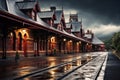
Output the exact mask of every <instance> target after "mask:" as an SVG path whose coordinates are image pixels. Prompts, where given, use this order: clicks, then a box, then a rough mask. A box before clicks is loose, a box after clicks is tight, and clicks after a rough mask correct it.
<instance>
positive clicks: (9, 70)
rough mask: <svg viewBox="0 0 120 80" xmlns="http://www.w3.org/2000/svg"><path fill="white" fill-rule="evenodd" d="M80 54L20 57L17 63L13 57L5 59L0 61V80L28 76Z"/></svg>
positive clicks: (11, 79)
mask: <svg viewBox="0 0 120 80" xmlns="http://www.w3.org/2000/svg"><path fill="white" fill-rule="evenodd" d="M78 55H79V56H80V55H81V54H75V55H70V54H65V55H57V56H47V57H46V56H37V57H33V56H32V57H21V58H20V59H19V60H18V61H17V62H16V61H15V58H14V57H11V58H7V59H6V60H3V59H0V80H13V79H14V78H16V77H20V76H23V75H26V74H29V73H31V72H33V71H37V70H39V69H44V68H47V67H52V66H54V65H52V63H54V62H56V65H57V64H60V63H61V62H62V60H64V59H69V58H73V57H76V56H78Z"/></svg>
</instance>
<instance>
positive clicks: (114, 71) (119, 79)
mask: <svg viewBox="0 0 120 80" xmlns="http://www.w3.org/2000/svg"><path fill="white" fill-rule="evenodd" d="M104 80H120V59H118V57H116V56H115V55H114V54H112V53H111V52H109V54H108V60H107V64H106V70H105V76H104Z"/></svg>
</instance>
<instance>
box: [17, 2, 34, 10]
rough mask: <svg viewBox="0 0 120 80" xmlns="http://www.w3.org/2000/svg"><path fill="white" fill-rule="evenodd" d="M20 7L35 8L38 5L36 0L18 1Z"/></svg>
mask: <svg viewBox="0 0 120 80" xmlns="http://www.w3.org/2000/svg"><path fill="white" fill-rule="evenodd" d="M16 4H17V6H18V8H19V9H33V8H34V7H35V5H36V1H29V2H28V1H22V2H16Z"/></svg>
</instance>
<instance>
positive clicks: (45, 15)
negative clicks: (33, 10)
mask: <svg viewBox="0 0 120 80" xmlns="http://www.w3.org/2000/svg"><path fill="white" fill-rule="evenodd" d="M53 15H54V12H53V11H43V12H39V13H38V16H39V17H40V18H52V17H53Z"/></svg>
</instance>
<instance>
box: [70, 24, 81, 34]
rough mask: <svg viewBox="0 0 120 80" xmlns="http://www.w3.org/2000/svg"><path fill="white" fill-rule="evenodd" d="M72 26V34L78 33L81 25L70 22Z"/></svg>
mask: <svg viewBox="0 0 120 80" xmlns="http://www.w3.org/2000/svg"><path fill="white" fill-rule="evenodd" d="M71 24H72V30H71V31H72V32H80V28H81V23H80V22H71Z"/></svg>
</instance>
